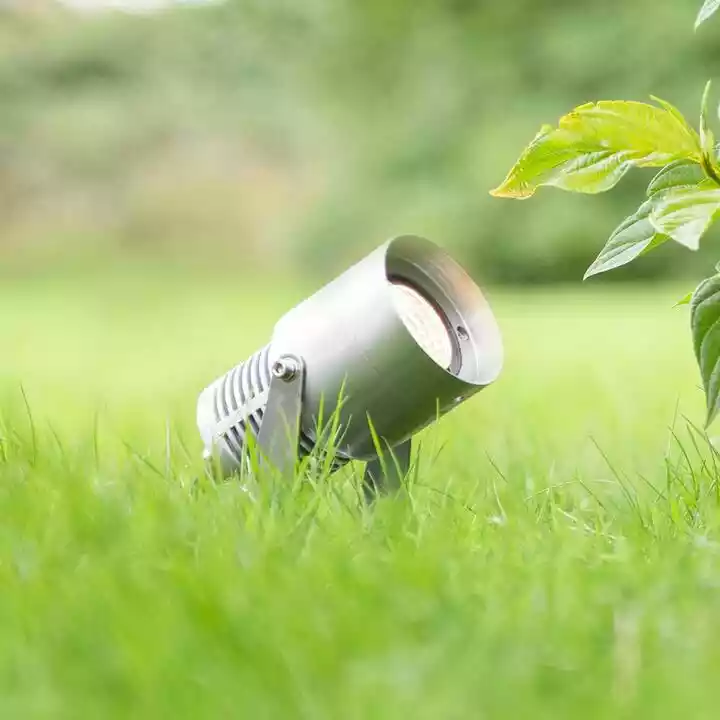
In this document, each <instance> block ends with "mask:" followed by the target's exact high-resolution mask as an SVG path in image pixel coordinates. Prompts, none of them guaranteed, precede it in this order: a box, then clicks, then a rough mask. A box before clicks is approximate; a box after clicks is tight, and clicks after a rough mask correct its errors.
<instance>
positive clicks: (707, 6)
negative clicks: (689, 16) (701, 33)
mask: <svg viewBox="0 0 720 720" xmlns="http://www.w3.org/2000/svg"><path fill="white" fill-rule="evenodd" d="M718 8H720V0H705V3H704V4H703V6H702V7H701V8H700V12H699V13H698V16H697V20H695V29H696V30H697V29H698V28H699V27H700V26H701V25H702V24H703V23H704V22H705V21H706V20H707V19H708V18H709V17H710V16H712V15H714V14H715V12H716V11H717V9H718Z"/></svg>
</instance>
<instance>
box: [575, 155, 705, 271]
mask: <svg viewBox="0 0 720 720" xmlns="http://www.w3.org/2000/svg"><path fill="white" fill-rule="evenodd" d="M706 186H709V187H714V185H713V183H712V181H710V180H708V178H707V176H706V175H705V172H704V171H703V169H702V167H700V165H698V164H697V163H696V162H693V161H692V160H676V161H675V162H673V163H670V164H669V165H666V166H665V167H664V168H663V169H662V170H660V172H659V173H658V174H657V175H656V176H655V177H654V178H653V179H652V181H651V182H650V185H649V186H648V190H647V194H648V200H646V201H645V202H644V203H643V204H642V205H641V206H640V207H639V208H638V210H637V212H635V213H634V214H633V215H631V216H630V217H629V218H626V219H625V220H624V221H623V222H622V223H621V224H620V225H619V226H618V227H617V228H616V229H615V231H614V232H613V234H612V235H611V236H610V239H609V240H608V241H607V243H606V244H605V247H604V248H603V249H602V250H601V251H600V254H599V255H598V256H597V258H596V259H595V261H594V262H593V264H592V265H591V266H590V267H589V268H588V269H587V272H586V273H585V277H584V279H587V278H589V277H592V276H593V275H598V274H600V273H603V272H607V271H608V270H614V269H615V268H618V267H621V266H622V265H627V263H629V262H631V261H632V260H634V259H635V258H637V257H639V256H640V255H645V254H646V253H648V252H650V251H651V250H653V249H654V248H656V247H658V246H659V245H662V244H663V243H664V242H666V241H667V240H670V237H669V236H668V235H665V234H662V233H659V232H658V231H657V229H656V228H655V226H654V225H653V224H652V221H651V214H652V211H653V208H654V207H655V204H656V203H659V202H661V201H662V198H663V197H664V196H665V194H666V193H667V192H668V191H670V190H677V189H678V188H687V189H691V190H695V189H697V188H699V187H706Z"/></svg>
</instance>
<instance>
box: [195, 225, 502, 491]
mask: <svg viewBox="0 0 720 720" xmlns="http://www.w3.org/2000/svg"><path fill="white" fill-rule="evenodd" d="M502 364H503V348H502V340H501V336H500V331H499V329H498V326H497V323H496V322H495V318H494V316H493V313H492V311H491V309H490V307H489V305H488V303H487V301H486V299H485V297H484V296H483V294H482V292H481V291H480V289H479V288H478V287H477V286H476V285H475V283H474V282H473V281H472V280H471V278H470V277H469V276H468V274H467V273H466V272H465V271H464V270H463V269H462V268H461V267H460V266H459V265H458V264H457V263H456V262H455V261H454V260H453V259H452V258H451V257H450V256H449V255H448V254H447V253H446V252H444V251H443V250H441V249H440V248H439V247H437V246H436V245H434V244H433V243H431V242H430V241H428V240H425V239H423V238H420V237H417V236H414V235H403V236H400V237H396V238H394V239H392V240H389V241H388V242H386V243H385V244H383V245H381V246H380V247H379V248H377V249H376V250H374V251H373V252H371V253H370V254H369V255H367V256H366V257H365V258H364V259H363V260H361V261H360V262H358V263H357V264H356V265H354V266H352V267H351V268H349V269H348V270H346V271H345V272H344V273H343V274H342V275H340V276H339V277H337V278H336V279H335V280H333V281H332V282H331V283H329V284H328V285H326V286H325V287H324V288H322V289H321V290H319V291H318V292H317V293H315V294H314V295H312V296H311V297H309V298H308V299H307V300H305V301H304V302H302V303H300V304H299V305H298V306H297V307H295V308H294V309H292V310H290V311H289V312H288V313H287V314H286V315H285V316H284V317H282V318H281V319H280V321H279V322H278V323H277V325H276V326H275V329H274V331H273V335H272V338H271V341H270V343H269V344H268V345H266V346H265V347H264V348H262V349H260V350H258V351H257V352H256V353H255V354H254V355H252V356H251V357H250V358H249V359H248V360H246V361H245V362H243V363H241V364H240V365H238V366H237V367H235V368H233V369H232V370H230V371H229V372H228V373H227V374H225V375H223V376H222V377H221V378H219V379H218V380H216V381H215V382H214V383H213V384H212V385H210V386H209V387H207V388H206V389H205V390H204V391H203V392H202V394H201V395H200V399H199V401H198V408H197V422H198V428H199V430H200V434H201V436H202V439H203V441H204V443H205V457H206V458H210V457H216V458H217V459H218V460H219V463H220V467H221V468H222V472H223V473H224V474H226V475H227V474H230V473H232V472H233V471H235V470H238V469H240V468H241V467H242V465H243V462H244V461H245V459H246V455H245V453H246V450H247V446H248V440H249V436H250V435H252V437H253V440H252V442H254V443H255V445H256V446H257V448H258V450H259V451H260V454H261V455H262V456H263V457H264V458H265V459H266V460H267V461H268V462H269V463H270V465H272V466H274V467H275V468H277V469H278V470H281V471H282V470H287V469H289V468H291V467H292V466H293V465H294V463H295V461H296V460H297V459H298V458H299V457H303V456H305V455H308V454H309V453H310V452H312V450H313V448H315V446H316V445H321V444H322V443H323V442H324V440H323V436H322V428H320V427H319V421H320V418H321V416H325V417H329V416H332V415H335V417H336V421H337V428H338V429H339V437H338V439H337V442H336V443H335V445H334V450H335V467H339V466H341V465H343V464H344V463H346V462H348V461H350V460H366V461H368V466H367V469H366V481H367V483H366V484H367V486H368V487H378V486H382V485H386V484H388V483H394V481H395V480H396V479H397V474H398V472H399V473H403V474H404V473H405V472H407V469H408V467H409V461H410V443H411V437H412V435H413V434H415V433H416V432H417V431H418V430H420V429H422V428H423V427H425V426H427V425H428V424H430V423H431V422H432V421H433V420H435V419H436V418H438V417H439V416H441V415H444V414H445V413H447V412H449V411H450V410H451V409H452V408H454V407H456V406H457V405H459V404H460V403H461V402H463V401H464V400H467V399H468V398H469V397H471V396H472V395H474V394H475V393H476V392H478V391H479V390H481V389H482V388H484V387H485V386H487V385H489V384H490V383H492V382H493V381H494V380H495V379H497V377H498V375H499V374H500V371H501V369H502ZM378 445H380V448H378ZM379 449H381V452H378V451H379ZM384 449H388V450H390V451H391V456H392V458H393V459H394V462H392V463H391V464H390V463H388V462H386V461H385V460H384V458H383V455H384ZM392 466H394V469H393V467H392Z"/></svg>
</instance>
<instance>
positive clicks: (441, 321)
mask: <svg viewBox="0 0 720 720" xmlns="http://www.w3.org/2000/svg"><path fill="white" fill-rule="evenodd" d="M390 287H391V292H392V294H393V302H394V304H395V309H396V310H397V313H398V315H399V316H400V319H401V320H402V321H403V323H404V325H405V327H406V328H407V329H408V332H409V333H410V334H411V335H412V337H413V339H414V340H415V342H416V343H417V344H418V345H419V346H420V347H421V348H422V349H423V350H424V351H425V352H426V353H427V354H428V355H429V356H430V357H431V358H432V360H433V361H434V362H436V363H437V364H438V365H439V366H440V367H442V368H443V369H445V370H449V369H450V368H451V366H452V365H453V364H454V363H453V360H454V343H453V340H452V337H451V336H450V330H449V327H448V322H447V320H446V319H445V318H444V317H443V315H442V314H441V311H440V310H438V309H437V308H436V307H435V306H434V305H433V304H432V303H431V302H430V301H429V300H427V299H426V298H425V297H424V296H423V295H422V293H420V292H418V291H417V290H416V289H415V288H414V287H413V286H412V285H410V284H408V283H407V282H405V281H404V280H399V279H393V280H391V281H390Z"/></svg>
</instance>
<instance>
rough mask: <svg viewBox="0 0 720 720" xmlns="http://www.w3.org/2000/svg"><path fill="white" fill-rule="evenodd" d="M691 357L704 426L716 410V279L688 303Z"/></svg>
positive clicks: (719, 387) (719, 356)
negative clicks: (698, 381) (699, 383)
mask: <svg viewBox="0 0 720 720" xmlns="http://www.w3.org/2000/svg"><path fill="white" fill-rule="evenodd" d="M690 317H691V321H690V322H691V327H692V337H693V346H694V349H695V357H696V359H697V362H698V365H699V366H700V375H701V377H702V381H703V387H704V389H705V402H706V406H707V418H706V425H710V423H711V422H712V421H713V420H714V419H715V417H716V416H717V414H718V410H720V397H719V394H720V275H713V276H712V277H711V278H708V279H707V280H704V281H703V282H702V283H700V285H699V286H698V288H697V290H695V292H694V293H693V297H692V301H691V303H690Z"/></svg>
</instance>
